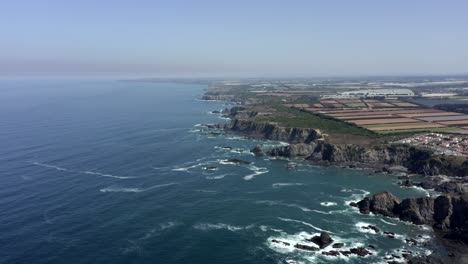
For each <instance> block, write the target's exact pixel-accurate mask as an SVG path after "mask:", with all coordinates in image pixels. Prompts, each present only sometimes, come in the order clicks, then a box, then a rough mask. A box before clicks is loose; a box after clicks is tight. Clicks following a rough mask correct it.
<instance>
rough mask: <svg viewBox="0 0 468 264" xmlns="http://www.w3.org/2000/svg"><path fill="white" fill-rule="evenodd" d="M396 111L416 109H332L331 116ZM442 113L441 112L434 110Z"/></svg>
mask: <svg viewBox="0 0 468 264" xmlns="http://www.w3.org/2000/svg"><path fill="white" fill-rule="evenodd" d="M394 110H395V111H396V110H415V109H414V108H401V107H391V108H376V109H367V108H365V109H330V111H328V113H329V114H338V113H361V112H379V113H382V112H387V111H394ZM433 111H441V110H433Z"/></svg>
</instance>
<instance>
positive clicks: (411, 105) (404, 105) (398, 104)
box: [392, 102, 418, 107]
mask: <svg viewBox="0 0 468 264" xmlns="http://www.w3.org/2000/svg"><path fill="white" fill-rule="evenodd" d="M392 104H394V105H396V106H401V107H418V105H415V104H412V103H404V102H401V103H393V102H392Z"/></svg>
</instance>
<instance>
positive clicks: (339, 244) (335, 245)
mask: <svg viewBox="0 0 468 264" xmlns="http://www.w3.org/2000/svg"><path fill="white" fill-rule="evenodd" d="M332 247H333V248H342V247H344V243H335V244H333V245H332Z"/></svg>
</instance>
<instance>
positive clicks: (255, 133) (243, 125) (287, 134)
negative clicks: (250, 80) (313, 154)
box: [222, 118, 322, 143]
mask: <svg viewBox="0 0 468 264" xmlns="http://www.w3.org/2000/svg"><path fill="white" fill-rule="evenodd" d="M222 128H224V129H226V130H230V131H233V132H236V133H240V134H243V135H247V136H250V137H254V138H262V139H268V140H278V141H286V142H291V143H311V142H313V141H315V140H317V139H319V138H322V135H321V133H320V131H318V130H315V129H311V128H290V127H282V126H279V125H277V124H276V123H272V122H258V121H254V120H249V119H238V118H236V119H233V120H231V122H230V123H229V124H226V125H222Z"/></svg>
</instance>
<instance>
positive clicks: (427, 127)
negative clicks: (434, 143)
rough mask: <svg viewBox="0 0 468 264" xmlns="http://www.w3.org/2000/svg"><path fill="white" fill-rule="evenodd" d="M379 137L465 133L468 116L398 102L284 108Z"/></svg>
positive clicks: (344, 102)
mask: <svg viewBox="0 0 468 264" xmlns="http://www.w3.org/2000/svg"><path fill="white" fill-rule="evenodd" d="M286 106H288V107H291V108H298V109H302V110H304V111H308V112H311V113H314V114H320V115H323V116H327V117H329V118H332V119H335V120H337V121H342V122H344V123H349V124H352V125H355V126H359V127H362V128H364V129H367V130H369V131H372V132H375V133H378V134H389V133H395V134H398V133H411V132H415V133H416V132H427V131H434V132H435V131H446V132H450V133H468V130H467V127H468V115H465V114H462V113H456V112H448V111H444V110H438V109H430V108H425V107H421V106H419V105H416V104H414V103H409V102H404V101H400V100H398V99H385V100H377V99H371V100H370V99H352V100H350V99H334V100H321V101H320V102H315V103H314V104H305V103H302V104H287V105H286Z"/></svg>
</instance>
